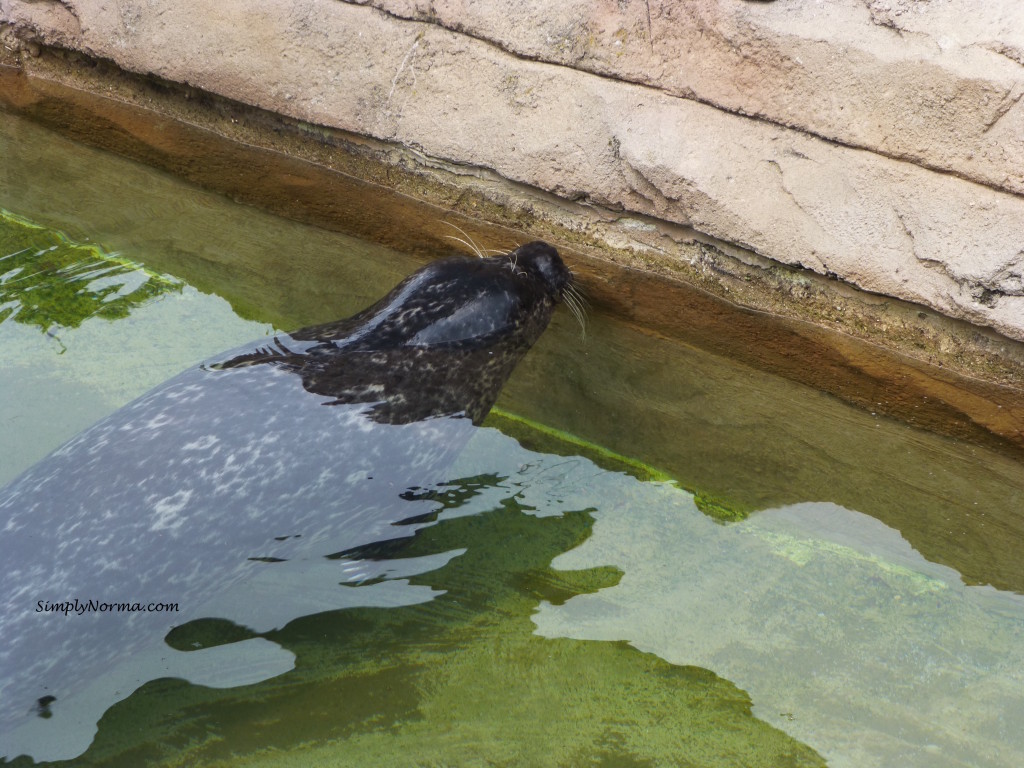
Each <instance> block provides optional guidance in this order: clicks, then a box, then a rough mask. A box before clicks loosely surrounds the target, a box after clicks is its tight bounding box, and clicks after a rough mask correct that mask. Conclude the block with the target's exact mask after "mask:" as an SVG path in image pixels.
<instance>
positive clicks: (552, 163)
mask: <svg viewBox="0 0 1024 768" xmlns="http://www.w3.org/2000/svg"><path fill="white" fill-rule="evenodd" d="M0 18H2V19H3V20H4V21H5V22H7V23H8V24H10V25H12V26H13V28H14V29H15V30H16V32H17V34H18V35H19V36H20V37H21V38H22V39H23V40H33V41H35V40H38V41H40V42H43V43H45V44H50V45H54V46H60V47H65V48H71V49H75V50H79V51H82V52H83V53H86V54H89V55H91V56H95V57H98V58H103V59H109V60H112V61H114V62H115V63H117V64H118V65H119V66H120V67H122V68H124V69H126V70H129V71H132V72H138V73H145V74H153V75H157V76H159V77H162V78H166V79H168V80H172V81H177V82H182V83H188V84H190V85H193V86H196V87H198V88H201V89H204V90H208V91H211V92H214V93H218V94H221V95H223V96H226V97H229V98H232V99H236V100H239V101H242V102H246V103H249V104H253V105H256V106H260V107H264V108H267V109H270V110H273V111H276V112H280V113H283V114H286V115H290V116H292V117H296V118H299V119H301V120H306V121H309V122H311V123H316V124H321V125H327V126H332V127H336V128H340V129H343V130H346V131H352V132H354V133H358V134H363V135H368V136H372V137H374V138H377V139H382V140H385V141H392V142H398V143H401V144H403V145H406V146H408V147H412V148H414V149H416V150H417V151H418V152H420V153H422V156H423V157H424V161H425V162H430V161H431V159H438V160H443V161H446V162H449V163H457V164H462V165H465V166H469V167H479V168H486V169H490V170H492V171H495V172H497V173H498V174H500V175H501V176H503V177H505V178H506V179H509V180H511V181H515V182H519V183H523V184H527V185H530V186H532V187H535V188H538V189H541V190H544V191H547V192H551V193H554V194H556V195H559V196H561V197H564V198H568V199H571V200H576V201H582V202H585V203H587V204H590V205H593V206H598V207H601V208H603V209H608V210H611V211H622V212H625V213H626V214H629V213H640V214H645V215H647V216H651V217H654V218H655V219H659V220H663V221H665V222H670V223H674V224H683V225H687V226H690V227H693V228H694V229H695V230H697V231H698V232H702V233H705V234H707V235H710V236H712V237H714V238H717V239H719V240H721V241H725V242H729V243H735V244H737V245H739V246H741V247H742V248H744V249H747V250H748V251H751V252H754V253H756V254H758V255H760V256H763V257H767V258H769V259H773V260H775V261H778V262H782V263H785V264H789V265H796V266H802V267H805V268H807V269H809V270H813V271H815V272H818V273H820V274H824V275H830V276H837V277H839V278H841V279H843V280H845V281H847V282H849V283H851V284H853V285H856V286H858V287H860V288H863V289H865V290H868V291H872V292H876V293H880V294H885V295H889V296H896V297H899V298H903V299H906V300H909V301H913V302H917V303H920V304H924V305H927V306H931V307H933V308H935V309H936V310H938V311H940V312H943V313H945V314H948V315H950V316H953V317H960V318H964V319H967V320H970V321H972V322H974V323H977V324H980V325H986V326H990V327H992V328H995V329H996V330H998V331H1000V332H1002V333H1004V334H1006V335H1008V336H1010V337H1013V338H1016V339H1019V340H1024V245H1022V242H1021V237H1020V233H1021V232H1022V231H1024V197H1022V195H1024V104H1022V103H1021V97H1022V96H1024V6H1022V5H1020V4H1019V2H1018V1H1017V0H990V1H989V2H986V3H984V4H977V3H973V2H968V1H967V0H834V1H832V2H828V3H824V2H820V1H818V2H807V0H776V2H747V1H745V0H697V1H695V2H691V3H671V2H658V1H657V0H645V1H643V2H641V1H640V0H619V1H618V2H613V1H612V0H600V1H599V2H593V1H592V0H587V2H584V0H572V1H571V2H565V3H547V2H542V0H506V1H505V2H501V1H500V0H495V2H490V3H475V2H471V1H470V0H432V1H430V2H428V0H372V1H371V2H364V3H348V2H342V1H341V0H264V2H261V3H259V4H255V5H254V4H253V3H251V2H242V0H218V1H217V2H213V1H212V0H182V1H181V2H177V3H161V4H153V3H148V2H145V1H144V0H116V1H111V0H64V2H55V1H54V0H33V1H31V2H29V1H27V0H0Z"/></svg>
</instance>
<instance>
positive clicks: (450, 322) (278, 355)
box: [217, 242, 572, 424]
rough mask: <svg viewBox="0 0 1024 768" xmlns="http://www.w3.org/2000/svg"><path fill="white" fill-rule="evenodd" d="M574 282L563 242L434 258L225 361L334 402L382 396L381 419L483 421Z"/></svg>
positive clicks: (374, 414) (375, 410)
mask: <svg viewBox="0 0 1024 768" xmlns="http://www.w3.org/2000/svg"><path fill="white" fill-rule="evenodd" d="M571 286H572V274H571V272H570V271H569V270H568V269H567V268H566V266H565V265H564V264H563V263H562V260H561V258H560V257H559V255H558V252H557V251H556V250H555V249H554V248H552V247H551V246H550V245H548V244H546V243H542V242H533V243H528V244H527V245H524V246H522V247H520V248H517V249H516V250H515V251H512V252H511V253H509V254H506V255H504V256H494V257H489V258H467V257H459V258H453V259H446V260H444V261H439V262H435V263H433V264H430V265H428V266H426V267H424V268H423V269H420V270H419V271H417V272H416V273H414V274H413V275H411V276H409V277H408V278H406V279H405V280H404V281H402V282H401V283H400V284H399V285H397V286H396V287H395V288H394V290H392V291H391V292H390V293H389V294H388V295H387V296H385V297H384V298H383V299H381V300H380V301H378V302H377V303H376V304H374V305H373V306H371V307H369V308H367V309H365V310H363V311H362V312H360V313H358V314H356V315H354V316H352V317H350V318H347V319H345V320H339V321H336V322H333V323H327V324H325V325H317V326H312V327H309V328H304V329H302V330H300V331H297V332H295V333H293V334H291V335H290V336H289V337H286V338H284V339H281V338H277V339H275V341H274V345H273V346H271V347H268V348H265V349H260V350H257V351H256V352H253V353H249V354H244V355H240V356H238V357H234V358H232V359H230V360H228V361H226V362H224V363H222V364H220V365H219V366H217V367H219V368H236V367H240V366H246V365H258V364H271V365H275V366H279V367H281V368H284V369H286V370H289V371H293V372H294V373H297V374H298V375H300V376H301V377H302V383H303V386H304V387H305V388H306V389H307V390H308V391H309V392H313V393H316V394H319V395H326V396H328V397H331V398H333V400H332V401H331V403H330V404H350V403H375V404H376V405H374V406H373V407H372V408H371V409H370V411H369V416H370V418H372V419H373V420H374V421H377V422H380V423H389V424H407V423H410V422H413V421H418V420H421V419H424V418H428V417H433V416H451V415H464V416H467V417H469V418H471V419H472V420H473V422H474V423H477V424H479V423H480V422H481V421H482V420H483V418H484V417H485V416H486V415H487V412H488V411H489V410H490V409H491V406H492V405H493V404H494V401H495V400H496V399H497V397H498V393H499V392H500V391H501V388H502V386H503V385H504V384H505V381H506V380H507V379H508V377H509V376H510V375H511V373H512V371H513V370H514V369H515V367H516V365H517V364H518V362H519V361H520V360H521V359H522V357H523V355H525V354H526V352H527V350H529V348H530V347H531V346H532V345H533V344H534V342H536V341H537V339H538V338H539V337H540V335H541V333H542V332H543V331H544V329H545V328H546V327H547V325H548V322H549V321H550V319H551V314H552V312H553V310H554V307H555V304H556V303H557V302H559V301H561V300H562V299H563V297H564V296H565V295H566V293H567V292H568V291H569V290H570V289H571Z"/></svg>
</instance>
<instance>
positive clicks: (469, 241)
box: [441, 221, 485, 259]
mask: <svg viewBox="0 0 1024 768" xmlns="http://www.w3.org/2000/svg"><path fill="white" fill-rule="evenodd" d="M441 223H442V224H447V225H448V226H449V227H451V228H452V229H454V230H455V231H456V232H458V233H459V234H461V235H462V237H456V236H455V235H445V237H447V238H448V239H449V240H455V241H456V242H458V243H462V244H463V245H464V246H466V247H467V248H469V249H470V250H471V251H472V252H473V253H475V254H476V255H477V256H478V257H479V258H481V259H483V258H485V254H484V251H483V249H482V248H480V246H479V245H477V244H476V243H475V242H474V241H473V238H472V237H470V236H469V233H467V232H466V230H464V229H463V228H462V227H460V226H458V225H457V224H452V223H451V222H450V221H443V222H441ZM463 238H465V239H463Z"/></svg>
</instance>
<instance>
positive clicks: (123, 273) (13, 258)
mask: <svg viewBox="0 0 1024 768" xmlns="http://www.w3.org/2000/svg"><path fill="white" fill-rule="evenodd" d="M182 285H183V283H181V282H180V281H178V280H174V279H171V278H168V277H166V276H163V275H157V274H155V273H151V272H146V271H144V270H142V269H141V268H139V266H138V265H137V264H132V263H130V262H125V261H124V260H122V259H118V258H117V257H116V256H112V255H110V254H107V253H104V252H103V251H102V250H101V249H100V248H98V247H97V246H95V245H88V244H83V243H75V242H73V241H71V240H69V239H68V238H66V237H65V236H63V235H61V234H59V233H57V232H53V231H52V230H48V229H44V228H42V227H39V226H36V225H35V224H32V223H31V222H29V221H27V220H26V219H23V218H21V217H19V216H16V215H15V214H13V213H11V212H10V211H5V210H3V209H2V208H0V322H3V321H4V320H7V319H11V320H14V321H15V322H18V323H24V324H26V325H34V326H37V327H38V328H39V329H40V330H42V331H44V332H46V333H50V334H51V335H53V333H54V331H55V330H59V329H61V328H77V327H78V326H80V325H81V324H82V323H83V322H84V321H85V320H87V319H88V318H90V317H101V318H105V319H107V320H116V319H120V318H124V317H127V316H128V314H129V313H130V312H131V311H132V310H133V309H134V308H135V307H138V306H140V305H142V304H144V303H146V302H148V301H151V300H152V299H154V298H156V297H157V296H160V295H161V294H164V293H167V292H170V291H180V290H181V289H182Z"/></svg>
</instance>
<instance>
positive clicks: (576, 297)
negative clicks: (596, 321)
mask: <svg viewBox="0 0 1024 768" xmlns="http://www.w3.org/2000/svg"><path fill="white" fill-rule="evenodd" d="M562 300H563V301H564V302H565V305H566V306H567V307H568V308H569V311H570V312H571V313H572V316H573V317H575V318H576V322H578V323H579V324H580V339H581V340H583V341H584V342H586V340H587V308H588V306H589V305H588V303H587V300H586V299H584V298H583V297H582V296H581V295H580V292H579V289H578V288H577V287H576V285H575V284H574V283H569V284H568V285H566V286H565V290H564V291H562Z"/></svg>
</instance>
